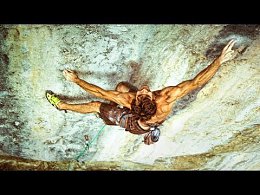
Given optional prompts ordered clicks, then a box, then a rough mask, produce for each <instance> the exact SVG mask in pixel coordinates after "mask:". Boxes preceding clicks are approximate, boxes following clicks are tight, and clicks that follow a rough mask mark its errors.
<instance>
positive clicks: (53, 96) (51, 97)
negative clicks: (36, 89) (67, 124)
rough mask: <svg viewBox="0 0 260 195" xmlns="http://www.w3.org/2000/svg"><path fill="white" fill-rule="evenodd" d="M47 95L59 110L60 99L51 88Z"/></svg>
mask: <svg viewBox="0 0 260 195" xmlns="http://www.w3.org/2000/svg"><path fill="white" fill-rule="evenodd" d="M45 96H46V98H47V100H48V101H49V102H50V103H51V105H53V106H54V107H55V108H57V109H58V110H60V109H59V108H58V107H57V104H58V103H59V102H60V99H59V98H58V97H57V96H56V95H55V94H54V93H53V92H52V91H50V90H47V91H46V92H45Z"/></svg>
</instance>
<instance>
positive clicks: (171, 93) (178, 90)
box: [160, 80, 196, 103]
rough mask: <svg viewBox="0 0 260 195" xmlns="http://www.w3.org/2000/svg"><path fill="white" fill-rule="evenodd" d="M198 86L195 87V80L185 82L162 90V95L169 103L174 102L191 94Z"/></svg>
mask: <svg viewBox="0 0 260 195" xmlns="http://www.w3.org/2000/svg"><path fill="white" fill-rule="evenodd" d="M195 88H196V86H195V85H194V82H193V80H188V81H183V82H182V83H180V84H178V85H177V86H169V87H166V88H164V89H163V90H161V93H160V94H161V95H162V96H164V97H167V98H166V101H167V102H168V103H171V102H174V101H176V100H177V99H179V98H182V97H183V96H185V95H187V94H188V93H190V92H191V91H192V90H194V89H195Z"/></svg>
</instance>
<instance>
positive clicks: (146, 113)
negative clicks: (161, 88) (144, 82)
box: [131, 96, 157, 121]
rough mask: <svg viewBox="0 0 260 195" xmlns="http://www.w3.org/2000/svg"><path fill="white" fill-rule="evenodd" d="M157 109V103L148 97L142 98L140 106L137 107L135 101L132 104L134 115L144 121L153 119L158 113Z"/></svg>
mask: <svg viewBox="0 0 260 195" xmlns="http://www.w3.org/2000/svg"><path fill="white" fill-rule="evenodd" d="M156 109H157V107H156V103H155V101H154V100H151V99H150V98H148V97H146V96H143V97H141V99H140V101H139V104H138V105H136V100H135V99H134V100H133V101H132V102H131V111H132V114H134V115H135V116H136V117H137V118H138V119H141V120H142V121H147V120H149V119H151V118H152V116H153V115H154V114H155V113H156Z"/></svg>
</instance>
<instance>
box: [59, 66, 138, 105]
mask: <svg viewBox="0 0 260 195" xmlns="http://www.w3.org/2000/svg"><path fill="white" fill-rule="evenodd" d="M63 74H64V76H65V78H66V79H67V80H69V81H71V82H74V83H75V84H77V85H79V86H80V87H81V88H82V89H84V90H85V91H87V92H89V93H91V94H92V95H95V96H96V97H99V98H102V99H106V100H109V101H113V102H115V103H117V104H120V105H123V106H125V107H130V103H131V101H130V100H131V99H133V98H134V97H132V96H133V95H132V94H131V93H122V92H118V91H114V90H105V89H103V88H101V87H99V86H96V85H94V84H91V83H88V82H86V81H84V80H82V79H80V78H79V77H78V75H77V73H76V72H74V71H71V70H64V71H63Z"/></svg>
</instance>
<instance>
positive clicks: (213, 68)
mask: <svg viewBox="0 0 260 195" xmlns="http://www.w3.org/2000/svg"><path fill="white" fill-rule="evenodd" d="M220 65H221V63H220V60H219V58H217V59H215V60H214V61H213V62H212V63H211V64H210V65H209V66H208V67H207V68H205V69H204V70H202V71H201V72H200V73H199V74H198V75H197V76H196V77H195V78H194V79H193V80H192V81H191V82H192V85H194V87H196V88H198V87H201V86H203V85H205V84H206V83H207V82H208V81H209V80H210V79H211V78H212V77H213V76H214V75H215V74H216V72H217V71H218V69H219V67H220Z"/></svg>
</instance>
